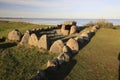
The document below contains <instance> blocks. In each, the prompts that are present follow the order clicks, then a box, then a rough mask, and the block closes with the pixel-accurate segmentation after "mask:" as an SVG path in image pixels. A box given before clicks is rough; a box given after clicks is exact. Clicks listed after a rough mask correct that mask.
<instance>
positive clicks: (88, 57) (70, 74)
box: [0, 21, 120, 80]
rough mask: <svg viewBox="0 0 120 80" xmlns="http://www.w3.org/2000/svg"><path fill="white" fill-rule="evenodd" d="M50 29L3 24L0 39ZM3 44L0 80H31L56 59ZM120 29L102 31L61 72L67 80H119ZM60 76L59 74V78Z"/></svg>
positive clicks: (23, 48) (27, 25)
mask: <svg viewBox="0 0 120 80" xmlns="http://www.w3.org/2000/svg"><path fill="white" fill-rule="evenodd" d="M40 27H46V26H45V25H35V24H29V23H23V22H7V21H5V22H3V21H0V37H1V36H7V34H8V32H9V31H11V30H13V29H16V28H17V29H19V30H20V31H21V32H25V31H26V30H27V29H32V28H40ZM6 43H7V42H0V80H29V79H30V78H32V77H33V76H35V75H36V73H37V71H38V70H41V69H45V68H46V63H47V61H48V60H49V59H53V58H55V57H56V55H55V54H50V53H48V52H46V53H44V54H43V53H41V52H39V50H38V49H37V48H28V47H20V46H14V47H8V48H2V45H6ZM119 52H120V29H115V30H114V29H110V28H101V29H100V30H98V31H97V33H96V34H95V36H94V37H93V38H92V39H91V41H90V42H89V43H88V44H87V45H86V46H85V47H83V48H82V49H81V50H80V51H79V53H78V54H76V55H75V56H74V57H73V59H72V60H71V61H70V63H67V64H66V65H64V66H65V67H62V68H61V69H60V71H61V72H60V73H62V77H64V80H119V79H118V77H119V73H120V72H119V60H118V55H119ZM55 76H57V75H55Z"/></svg>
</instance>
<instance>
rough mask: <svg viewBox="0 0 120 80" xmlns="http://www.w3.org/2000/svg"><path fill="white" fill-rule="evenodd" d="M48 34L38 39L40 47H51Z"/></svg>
mask: <svg viewBox="0 0 120 80" xmlns="http://www.w3.org/2000/svg"><path fill="white" fill-rule="evenodd" d="M49 41H50V40H49V39H48V36H47V35H42V36H41V37H40V39H39V41H38V47H39V48H43V49H46V50H48V49H49V43H50V42H49Z"/></svg>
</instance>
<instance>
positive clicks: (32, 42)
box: [28, 33, 38, 46]
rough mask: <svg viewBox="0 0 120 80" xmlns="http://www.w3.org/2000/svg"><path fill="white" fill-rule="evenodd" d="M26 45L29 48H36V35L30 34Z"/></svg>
mask: <svg viewBox="0 0 120 80" xmlns="http://www.w3.org/2000/svg"><path fill="white" fill-rule="evenodd" d="M28 44H29V45H30V46H38V39H37V36H36V34H34V33H33V34H31V36H30V37H29V40H28Z"/></svg>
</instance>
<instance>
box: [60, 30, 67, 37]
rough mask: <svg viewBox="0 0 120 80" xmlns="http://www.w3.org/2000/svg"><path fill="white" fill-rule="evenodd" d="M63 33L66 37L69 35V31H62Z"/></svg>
mask: <svg viewBox="0 0 120 80" xmlns="http://www.w3.org/2000/svg"><path fill="white" fill-rule="evenodd" d="M61 33H62V34H63V35H65V36H67V35H69V30H64V29H61Z"/></svg>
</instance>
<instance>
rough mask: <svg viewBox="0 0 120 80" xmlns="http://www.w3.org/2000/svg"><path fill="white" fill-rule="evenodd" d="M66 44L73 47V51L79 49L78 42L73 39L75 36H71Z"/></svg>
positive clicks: (75, 51)
mask: <svg viewBox="0 0 120 80" xmlns="http://www.w3.org/2000/svg"><path fill="white" fill-rule="evenodd" d="M66 45H67V46H68V47H69V48H70V49H71V51H72V53H77V52H78V51H79V44H78V42H77V41H76V40H75V39H73V38H70V39H69V40H68V41H67V43H66Z"/></svg>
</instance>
